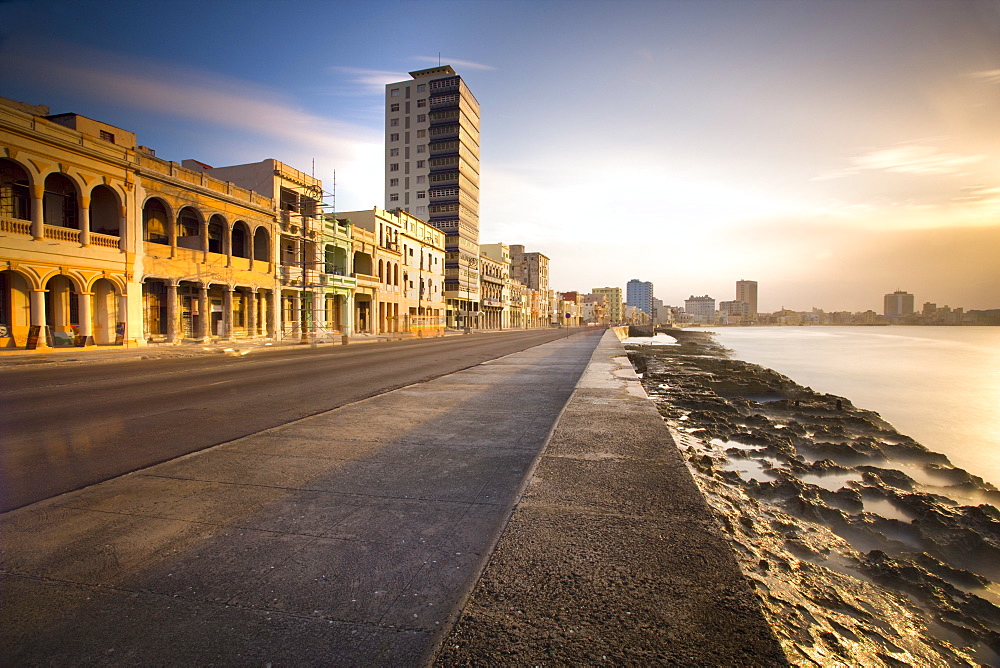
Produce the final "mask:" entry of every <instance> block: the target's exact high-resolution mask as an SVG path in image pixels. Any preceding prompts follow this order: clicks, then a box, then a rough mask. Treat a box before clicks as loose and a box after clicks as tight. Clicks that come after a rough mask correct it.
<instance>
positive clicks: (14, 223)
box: [0, 218, 31, 237]
mask: <svg viewBox="0 0 1000 668" xmlns="http://www.w3.org/2000/svg"><path fill="white" fill-rule="evenodd" d="M0 232H3V233H6V234H22V235H27V236H29V237H30V236H31V221H30V220H18V219H16V218H0Z"/></svg>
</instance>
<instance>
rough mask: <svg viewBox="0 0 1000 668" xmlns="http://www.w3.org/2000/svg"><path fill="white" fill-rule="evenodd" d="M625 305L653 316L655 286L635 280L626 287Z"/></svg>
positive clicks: (648, 282)
mask: <svg viewBox="0 0 1000 668" xmlns="http://www.w3.org/2000/svg"><path fill="white" fill-rule="evenodd" d="M625 303H626V304H627V305H628V306H635V307H636V308H638V309H640V310H642V311H644V312H645V313H647V314H649V315H653V284H652V283H651V282H650V281H640V280H639V279H638V278H633V279H632V280H631V281H629V282H628V283H627V284H626V285H625Z"/></svg>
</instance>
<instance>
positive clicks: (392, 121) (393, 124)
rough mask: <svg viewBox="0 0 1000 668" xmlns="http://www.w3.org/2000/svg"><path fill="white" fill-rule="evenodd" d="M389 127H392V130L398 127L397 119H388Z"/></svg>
mask: <svg viewBox="0 0 1000 668" xmlns="http://www.w3.org/2000/svg"><path fill="white" fill-rule="evenodd" d="M389 127H393V128H395V127H399V119H398V118H390V119H389Z"/></svg>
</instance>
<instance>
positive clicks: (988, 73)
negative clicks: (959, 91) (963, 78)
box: [968, 70, 1000, 84]
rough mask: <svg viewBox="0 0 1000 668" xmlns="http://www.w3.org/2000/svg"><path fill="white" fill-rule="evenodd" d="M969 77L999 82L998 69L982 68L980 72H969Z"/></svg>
mask: <svg viewBox="0 0 1000 668" xmlns="http://www.w3.org/2000/svg"><path fill="white" fill-rule="evenodd" d="M968 76H969V77H972V78H973V79H982V80H984V81H986V83H991V84H1000V70H983V71H981V72H970V73H969V74H968Z"/></svg>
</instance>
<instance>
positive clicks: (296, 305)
mask: <svg viewBox="0 0 1000 668" xmlns="http://www.w3.org/2000/svg"><path fill="white" fill-rule="evenodd" d="M291 311H292V332H291V333H292V334H298V333H299V332H300V331H301V326H302V297H301V295H300V293H298V292H296V293H295V294H294V295H292V308H291Z"/></svg>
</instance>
